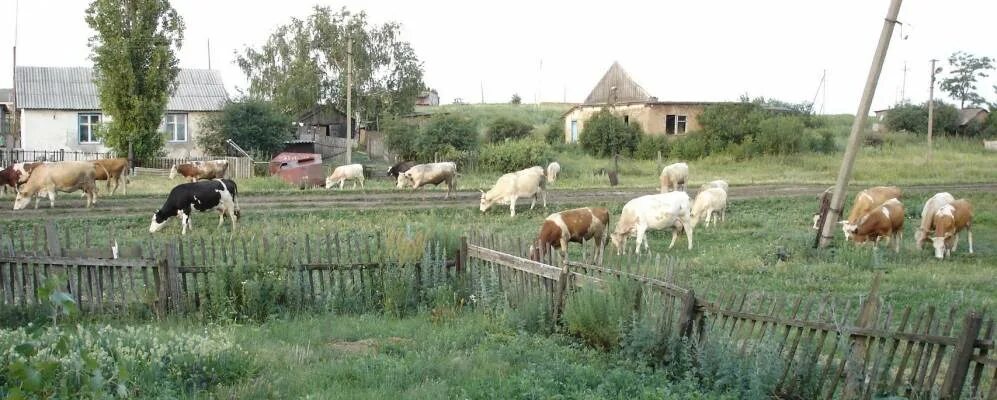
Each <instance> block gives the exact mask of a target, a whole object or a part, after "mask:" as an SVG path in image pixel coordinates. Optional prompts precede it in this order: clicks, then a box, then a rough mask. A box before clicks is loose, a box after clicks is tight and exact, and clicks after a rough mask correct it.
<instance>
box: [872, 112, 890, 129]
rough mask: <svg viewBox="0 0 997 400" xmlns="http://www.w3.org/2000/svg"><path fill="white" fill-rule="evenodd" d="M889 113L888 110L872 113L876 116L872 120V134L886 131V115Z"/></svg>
mask: <svg viewBox="0 0 997 400" xmlns="http://www.w3.org/2000/svg"><path fill="white" fill-rule="evenodd" d="M889 112H890V109H889V108H887V109H883V110H876V111H873V113H875V114H876V116H875V117H874V118H873V119H872V131H873V132H877V133H878V132H882V131H884V130H885V129H886V114H888V113H889Z"/></svg>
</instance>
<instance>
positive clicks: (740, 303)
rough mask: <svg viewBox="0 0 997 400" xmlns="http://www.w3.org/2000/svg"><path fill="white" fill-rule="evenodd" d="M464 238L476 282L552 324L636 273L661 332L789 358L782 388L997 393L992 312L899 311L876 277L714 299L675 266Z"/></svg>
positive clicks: (852, 393)
mask: <svg viewBox="0 0 997 400" xmlns="http://www.w3.org/2000/svg"><path fill="white" fill-rule="evenodd" d="M461 247H462V249H466V250H464V251H462V252H461V257H462V258H464V257H466V258H467V260H466V261H462V262H461V264H464V265H467V268H466V269H467V273H468V274H470V275H471V276H472V278H471V279H472V281H476V282H492V284H491V285H480V286H481V287H479V288H478V290H485V291H487V290H497V291H500V292H503V293H507V294H508V295H507V296H506V297H507V298H508V299H509V302H510V303H512V304H511V305H512V306H514V307H515V306H516V304H515V303H516V302H518V301H522V299H524V298H527V297H528V295H530V294H533V295H539V296H540V298H543V299H546V301H547V302H548V305H549V307H550V310H551V315H552V316H553V320H554V321H555V323H558V321H559V317H560V313H561V310H563V309H564V304H565V302H566V301H570V299H571V296H572V295H573V294H574V293H577V291H575V290H573V288H575V287H579V286H582V287H584V286H589V285H595V286H596V287H600V286H604V285H605V284H606V283H607V282H608V281H610V280H624V281H629V282H632V283H634V284H636V285H638V286H639V288H640V290H639V292H638V300H637V301H636V302H635V304H636V309H635V312H636V313H643V314H644V315H645V316H647V317H653V319H654V320H655V321H657V323H658V329H659V332H662V334H663V336H664V337H665V338H668V339H675V338H686V340H690V341H692V342H693V343H695V344H696V345H697V346H699V347H701V348H702V347H703V346H716V345H724V346H726V347H727V348H729V349H733V351H734V352H735V353H736V354H741V355H760V354H761V353H766V352H769V353H770V354H767V355H771V354H775V355H776V356H777V357H778V358H779V359H780V360H782V365H781V366H780V368H781V377H780V379H779V382H778V386H777V393H775V395H776V396H779V397H785V396H789V395H791V394H792V393H797V392H798V391H799V390H798V389H800V388H801V387H802V386H803V385H808V387H809V388H810V389H809V390H814V391H815V392H814V393H811V394H810V397H813V398H823V399H833V398H844V399H870V398H874V397H882V396H887V395H899V396H904V397H907V398H932V399H933V398H939V399H958V398H968V399H987V400H993V399H997V358H995V357H994V351H995V350H994V347H995V346H994V339H993V338H994V320H993V319H992V318H985V317H984V316H983V315H981V314H980V313H977V312H974V311H969V312H966V313H964V314H963V315H962V316H961V317H959V316H958V315H957V309H956V308H954V307H953V308H949V309H946V310H939V309H936V308H935V307H933V306H929V307H926V308H923V309H920V310H915V309H912V308H910V307H907V308H904V309H903V310H902V311H900V312H899V313H898V314H895V313H894V312H893V311H892V310H891V309H889V308H887V307H883V305H882V304H883V303H882V299H881V298H880V296H879V277H878V276H877V277H876V278H875V279H874V281H873V282H872V284H871V288H870V291H869V294H868V296H866V297H865V299H863V301H861V302H858V301H855V302H852V301H844V302H842V301H836V300H835V299H831V298H828V297H823V298H822V297H818V296H801V297H796V298H788V297H785V296H779V295H771V294H769V295H766V294H757V293H747V292H732V293H726V294H721V295H719V296H716V297H714V298H711V297H709V296H704V295H701V294H697V293H695V292H694V291H693V290H692V289H688V288H682V287H679V286H677V285H675V284H673V283H671V282H670V280H671V279H670V275H671V274H670V273H668V274H667V277H665V278H663V279H662V278H660V277H657V276H654V275H653V274H649V273H648V272H649V271H648V270H643V269H638V268H636V267H635V266H632V265H626V264H624V265H622V266H619V267H617V268H608V267H603V266H596V265H591V264H586V263H582V262H577V261H565V260H558V259H557V256H556V252H547V254H548V256H547V257H546V260H544V261H543V262H537V261H531V260H528V259H525V258H522V257H519V256H517V255H514V254H510V253H515V254H525V249H523V248H522V247H523V246H522V242H520V244H519V245H518V246H517V245H516V244H511V243H499V241H496V240H495V238H494V237H484V236H472V238H471V239H470V241H465V242H463V243H462V245H461ZM497 248H505V249H509V251H500V250H495V249H497ZM582 258H583V259H584V258H585V256H584V255H583V256H582ZM555 265H558V266H555ZM485 286H488V287H487V288H484V287H485ZM482 288H484V289H482ZM649 313H652V314H653V315H648V314H649Z"/></svg>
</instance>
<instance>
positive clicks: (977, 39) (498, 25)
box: [0, 0, 997, 113]
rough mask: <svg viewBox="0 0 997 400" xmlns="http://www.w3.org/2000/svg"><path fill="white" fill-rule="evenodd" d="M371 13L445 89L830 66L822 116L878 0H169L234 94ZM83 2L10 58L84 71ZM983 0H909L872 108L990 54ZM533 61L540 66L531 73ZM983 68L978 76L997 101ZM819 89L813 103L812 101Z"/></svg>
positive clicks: (741, 83) (9, 25)
mask: <svg viewBox="0 0 997 400" xmlns="http://www.w3.org/2000/svg"><path fill="white" fill-rule="evenodd" d="M15 3H16V0H0V49H3V50H2V51H0V71H2V73H0V87H10V86H11V85H12V83H11V82H12V73H11V70H12V69H11V66H12V65H13V62H12V57H11V53H12V52H11V47H12V46H13V45H14V8H15ZM316 3H317V4H322V5H326V6H330V7H333V8H339V7H342V6H346V7H348V8H349V9H351V10H361V9H363V10H366V11H367V13H368V15H369V16H370V18H371V19H372V20H373V21H376V22H383V21H398V22H400V23H401V24H402V30H403V37H404V38H405V39H406V40H408V41H410V42H411V43H412V46H413V47H414V48H415V50H416V53H417V54H418V56H419V57H420V58H421V60H422V61H423V62H424V67H425V71H426V75H425V80H426V84H427V85H429V86H430V87H434V88H436V89H437V90H438V91H439V93H440V96H441V98H442V102H443V103H450V102H452V101H453V100H454V99H455V98H462V99H463V100H464V101H465V102H474V103H477V102H480V101H481V87H482V86H483V87H484V100H485V101H486V102H507V101H508V100H509V98H510V97H511V96H512V94H513V93H518V94H519V95H520V96H522V98H523V100H524V101H525V102H533V101H534V100H535V99H536V98H537V96H539V99H540V100H541V101H562V100H567V101H568V102H580V101H582V100H584V98H585V96H586V95H587V94H588V92H589V91H590V90H591V89H592V87H593V86H594V85H595V84H596V82H597V81H598V80H599V78H600V77H601V76H602V74H603V73H604V72H605V71H606V69H607V68H609V66H610V65H611V64H612V62H613V61H614V60H617V61H619V62H620V64H621V65H622V66H623V67H624V69H626V70H627V71H628V72H629V73H630V74H631V75H632V76H633V77H634V79H635V80H636V81H637V82H638V83H639V84H641V85H642V86H643V87H644V88H645V89H647V90H648V92H650V93H651V94H652V95H653V96H657V97H658V98H659V99H661V100H676V101H683V100H686V101H693V100H699V101H716V100H736V99H737V98H738V96H740V95H741V94H744V93H747V94H749V95H750V96H752V97H755V96H765V97H773V98H778V99H783V100H787V101H794V102H799V101H809V100H811V99H813V98H814V96H815V93H816V92H817V88H818V84H819V82H820V78H821V75H822V73H823V72H824V71H825V70H826V71H827V85H826V88H827V90H826V104H824V111H825V112H828V113H855V111H856V109H857V107H858V102H859V97H860V96H861V91H862V86H863V84H864V82H865V78H866V75H867V73H868V70H869V64H870V61H871V58H872V54H873V51H874V50H875V46H876V41H877V39H878V37H879V31H880V29H881V27H882V21H883V17H884V16H885V13H886V9H887V6H888V3H889V1H888V0H835V1H815V0H786V1H775V0H757V1H740V0H730V1H719V0H694V1H689V0H685V1H654V2H651V1H626V0H613V1H591V2H587V3H585V2H580V1H537V0H533V1H520V0H504V1H498V2H479V1H466V0H461V1H433V0H423V1H410V0H409V1H381V0H364V1H360V0H346V1H339V2H329V1H316V0H281V1H227V0H210V1H208V0H174V1H173V4H174V7H175V8H176V9H177V10H178V11H179V12H180V14H181V15H182V16H183V18H184V21H185V22H186V24H187V31H186V32H185V43H184V47H183V49H182V50H181V52H180V60H181V64H182V65H183V66H184V67H192V68H207V66H208V54H209V53H208V46H207V42H208V39H210V40H211V53H210V54H211V61H212V67H213V68H215V69H218V70H220V71H221V72H222V76H223V79H224V80H225V83H226V85H227V86H228V89H229V94H230V95H234V94H235V93H236V88H238V87H245V86H246V80H245V77H244V76H243V75H242V73H241V72H240V71H239V69H238V68H237V67H236V66H235V65H234V64H233V62H232V60H233V58H234V56H233V54H234V52H236V51H239V50H241V49H243V48H244V47H246V46H259V45H260V44H262V43H263V42H264V41H265V40H266V38H267V36H268V35H269V34H270V33H271V32H272V31H273V30H274V28H276V27H277V26H278V25H281V24H284V23H286V22H288V20H289V19H290V18H291V17H292V16H297V17H304V16H306V15H308V13H309V12H310V9H311V7H312V6H313V5H314V4H316ZM88 4H89V1H86V0H21V1H20V13H19V14H20V24H19V32H18V35H19V38H18V41H17V42H18V43H17V45H18V64H19V65H34V66H89V65H91V63H90V61H89V59H88V55H89V49H88V48H87V38H88V37H89V36H90V35H91V31H90V29H89V28H88V27H87V25H86V23H85V22H84V21H83V15H84V10H85V9H86V7H87V5H88ZM994 15H997V1H993V0H949V1H945V2H939V1H929V0H908V1H906V2H905V3H904V5H903V7H902V8H901V10H900V17H899V20H900V21H901V22H903V23H904V25H903V27H902V34H903V36H904V37H906V40H901V29H900V28H899V27H898V29H897V30H896V31H895V33H894V37H893V41H892V43H891V47H890V51H889V53H888V56H887V62H886V66H885V68H884V70H883V75H882V78H881V79H880V82H879V89H878V91H877V93H876V99H875V101H874V103H873V109H874V110H875V109H880V108H886V107H889V106H890V105H891V104H894V103H895V102H896V101H897V100H898V99H900V93H901V90H902V88H903V87H904V85H903V82H904V63H905V62H906V65H907V68H908V71H907V74H906V75H907V79H906V97H907V98H909V99H911V100H912V101H915V102H921V101H924V100H926V99H927V97H928V79H929V71H930V67H929V60H930V59H932V58H938V59H941V60H943V61H942V66H943V67H945V68H946V69H949V68H947V67H948V65H947V64H946V63H945V62H944V60H945V59H947V58H948V56H949V55H950V54H952V52H954V51H957V50H963V51H967V52H970V53H973V54H977V55H987V56H990V57H997V43H995V42H994V34H995V28H994V27H993V24H992V18H993V16H994ZM541 60H543V61H542V68H541ZM995 83H997V80H995V79H994V77H993V76H991V77H990V78H987V81H986V82H983V83H982V84H981V85H980V88H981V92H982V94H983V95H984V97H986V98H987V99H988V100H991V101H997V94H995V93H994V89H993V88H992V86H993V85H994V84H995ZM824 98H825V96H824V95H823V94H822V95H820V96H817V105H816V107H817V108H818V109H820V108H821V105H822V102H823V99H824Z"/></svg>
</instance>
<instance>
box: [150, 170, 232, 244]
mask: <svg viewBox="0 0 997 400" xmlns="http://www.w3.org/2000/svg"><path fill="white" fill-rule="evenodd" d="M237 190H238V189H237V188H236V185H235V182H233V181H232V180H230V179H214V180H204V181H197V182H189V183H182V184H179V185H177V186H176V187H174V188H173V190H170V195H169V196H168V197H167V198H166V203H165V204H163V207H161V208H160V209H159V210H158V211H156V213H155V214H153V215H152V223H151V224H150V225H149V232H150V233H155V232H157V231H159V230H160V229H163V227H164V226H166V221H167V220H169V219H170V217H173V216H179V217H180V226H181V231H180V234H181V235H186V234H187V230H188V229H193V226H191V223H190V217H191V208H193V209H196V210H197V211H201V212H204V211H207V210H210V209H215V210H218V214H219V215H218V226H219V227H221V226H222V223H224V222H225V216H226V215H228V218H229V220H231V221H232V231H233V232H234V231H235V223H236V221H237V220H238V219H239V216H240V214H241V213H240V210H239V202H238V200H236V195H237Z"/></svg>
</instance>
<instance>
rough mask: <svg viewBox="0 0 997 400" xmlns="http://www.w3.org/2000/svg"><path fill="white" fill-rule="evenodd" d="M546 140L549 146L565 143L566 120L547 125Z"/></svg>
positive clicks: (557, 120)
mask: <svg viewBox="0 0 997 400" xmlns="http://www.w3.org/2000/svg"><path fill="white" fill-rule="evenodd" d="M544 140H545V141H546V142H547V144H549V145H558V144H563V143H564V119H562V118H558V119H555V120H553V121H551V122H550V123H549V124H547V131H546V132H544Z"/></svg>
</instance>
